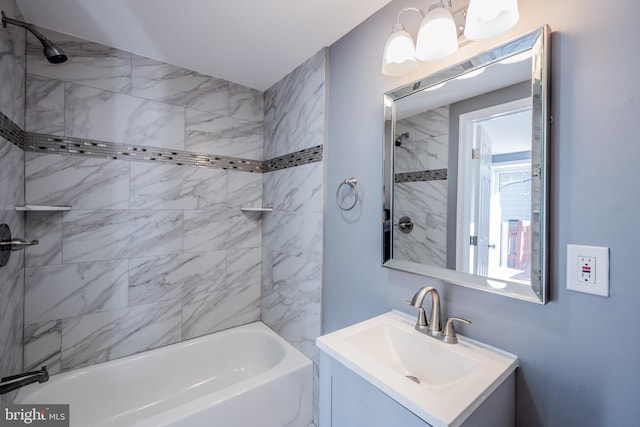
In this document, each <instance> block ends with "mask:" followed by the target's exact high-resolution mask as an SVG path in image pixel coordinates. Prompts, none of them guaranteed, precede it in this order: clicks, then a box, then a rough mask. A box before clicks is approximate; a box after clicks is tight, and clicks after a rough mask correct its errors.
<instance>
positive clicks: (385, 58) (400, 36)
mask: <svg viewBox="0 0 640 427" xmlns="http://www.w3.org/2000/svg"><path fill="white" fill-rule="evenodd" d="M417 68H418V61H416V45H415V44H414V43H413V38H412V37H411V34H409V33H408V32H407V31H406V30H405V29H404V26H403V25H402V24H396V25H395V26H394V27H393V32H392V33H391V35H390V36H389V38H388V39H387V43H386V44H385V45H384V52H383V54H382V74H384V75H387V76H393V77H396V76H402V75H405V74H408V73H410V72H412V71H414V70H416V69H417Z"/></svg>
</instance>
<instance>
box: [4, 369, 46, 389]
mask: <svg viewBox="0 0 640 427" xmlns="http://www.w3.org/2000/svg"><path fill="white" fill-rule="evenodd" d="M45 381H49V372H47V367H46V366H43V367H42V370H40V371H32V372H23V373H22V374H18V375H11V376H9V377H4V378H2V380H0V394H5V393H9V392H10V391H13V390H17V389H19V388H20V387H24V386H26V385H29V384H32V383H35V382H39V383H41V384H42V383H43V382H45Z"/></svg>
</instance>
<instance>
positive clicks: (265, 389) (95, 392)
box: [15, 322, 313, 427]
mask: <svg viewBox="0 0 640 427" xmlns="http://www.w3.org/2000/svg"><path fill="white" fill-rule="evenodd" d="M312 383H313V368H312V363H311V361H310V360H309V359H307V358H306V357H305V356H304V355H303V354H302V353H300V352H299V351H298V350H296V349H295V348H293V347H292V346H291V345H290V344H289V343H287V342H286V341H285V340H284V339H282V338H281V337H279V336H278V335H277V334H276V333H275V332H273V331H272V330H271V329H269V328H268V327H267V326H265V325H264V324H263V323H261V322H255V323H251V324H249V325H245V326H239V327H236V328H232V329H228V330H226V331H222V332H218V333H215V334H212V335H207V336H204V337H200V338H196V339H192V340H189V341H184V342H181V343H177V344H172V345H169V346H166V347H162V348H158V349H155V350H150V351H147V352H144V353H139V354H136V355H132V356H128V357H124V358H121V359H117V360H113V361H110V362H106V363H101V364H97V365H94V366H90V367H87V368H81V369H77V370H74V371H69V372H65V373H63V374H60V375H54V376H52V377H51V379H50V380H49V381H48V382H46V383H43V384H32V385H29V386H27V387H25V388H23V389H22V390H20V393H19V394H18V396H17V398H16V401H15V403H19V404H55V403H63V404H70V421H71V426H72V427H73V426H77V427H80V426H82V427H85V426H100V427H111V426H113V427H115V426H117V427H122V426H136V427H151V426H153V427H155V426H185V427H186V426H188V427H199V426H212V425H215V426H221V427H224V426H263V427H271V426H273V427H283V426H292V427H304V426H307V425H309V424H310V423H311V417H312V409H311V408H312V394H313V384H312Z"/></svg>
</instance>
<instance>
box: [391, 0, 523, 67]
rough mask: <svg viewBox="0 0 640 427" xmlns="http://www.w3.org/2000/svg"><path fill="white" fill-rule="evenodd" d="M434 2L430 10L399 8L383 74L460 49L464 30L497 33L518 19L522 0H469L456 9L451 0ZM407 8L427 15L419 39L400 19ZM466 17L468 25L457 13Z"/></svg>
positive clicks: (469, 34) (477, 36)
mask: <svg viewBox="0 0 640 427" xmlns="http://www.w3.org/2000/svg"><path fill="white" fill-rule="evenodd" d="M447 3H448V5H447V6H445V5H444V3H443V0H438V1H437V2H435V3H433V4H431V6H430V7H429V10H428V11H427V13H424V12H423V11H421V10H420V9H417V8H415V7H406V8H403V9H401V10H400V12H398V16H397V18H396V24H395V25H394V26H393V31H392V32H391V35H390V36H389V38H388V39H387V42H386V44H385V46H384V52H383V56H382V74H385V75H387V76H393V77H397V76H402V75H405V74H408V73H410V72H412V71H414V70H416V69H417V68H418V61H417V60H421V61H433V60H436V59H440V58H444V57H446V56H449V55H451V54H452V53H454V52H455V51H456V50H457V49H458V37H459V35H461V34H462V33H464V37H466V38H467V39H469V40H483V39H486V38H490V37H494V36H497V35H499V34H502V33H503V32H505V31H507V30H508V29H509V28H511V27H513V26H514V25H515V24H516V22H518V18H519V15H518V0H469V5H468V7H467V8H463V9H461V10H458V11H455V12H454V11H453V8H452V5H451V0H447ZM407 11H414V12H418V13H420V15H422V17H423V19H422V22H421V24H420V29H419V30H418V36H417V42H416V43H414V41H413V37H412V36H411V34H409V32H408V31H407V30H406V29H405V28H404V25H402V24H401V23H400V16H401V15H402V14H403V13H404V12H407ZM458 14H462V15H463V16H465V17H466V20H465V23H464V25H460V26H459V27H458V26H457V25H456V21H455V18H454V16H456V15H458Z"/></svg>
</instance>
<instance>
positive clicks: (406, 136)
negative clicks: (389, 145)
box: [396, 132, 409, 147]
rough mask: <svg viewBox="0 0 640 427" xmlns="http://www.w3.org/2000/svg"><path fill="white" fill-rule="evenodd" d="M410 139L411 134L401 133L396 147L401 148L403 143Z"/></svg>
mask: <svg viewBox="0 0 640 427" xmlns="http://www.w3.org/2000/svg"><path fill="white" fill-rule="evenodd" d="M407 138H409V132H405V133H401V134H400V135H398V137H397V138H396V147H400V146H401V145H402V141H404V140H405V139H407Z"/></svg>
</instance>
